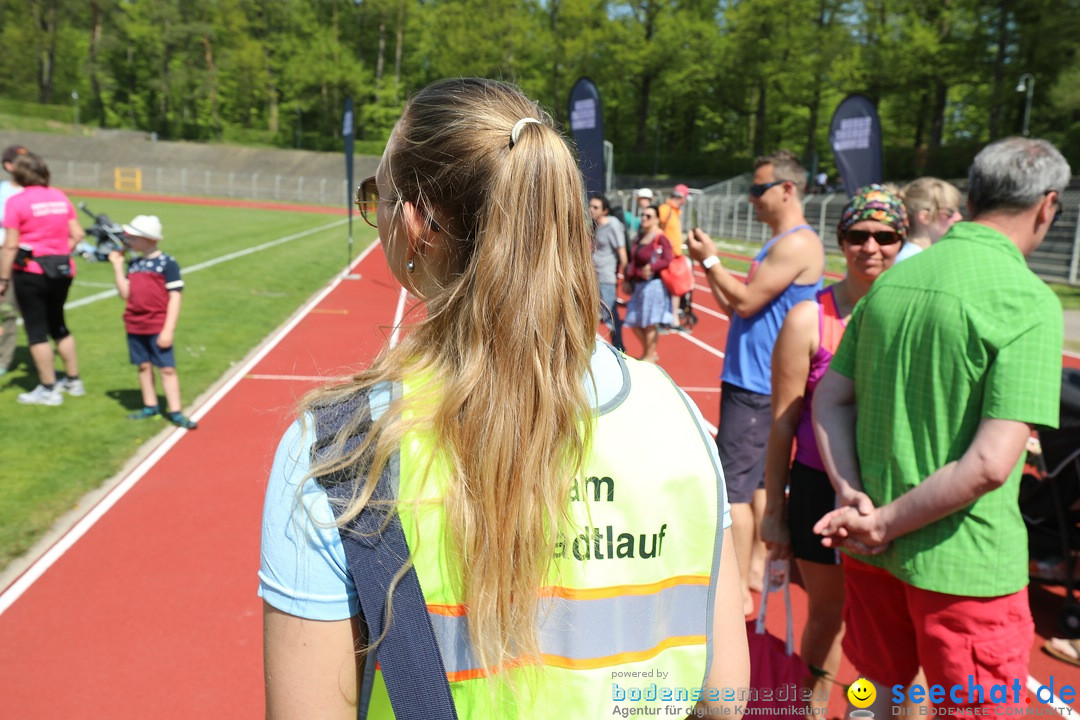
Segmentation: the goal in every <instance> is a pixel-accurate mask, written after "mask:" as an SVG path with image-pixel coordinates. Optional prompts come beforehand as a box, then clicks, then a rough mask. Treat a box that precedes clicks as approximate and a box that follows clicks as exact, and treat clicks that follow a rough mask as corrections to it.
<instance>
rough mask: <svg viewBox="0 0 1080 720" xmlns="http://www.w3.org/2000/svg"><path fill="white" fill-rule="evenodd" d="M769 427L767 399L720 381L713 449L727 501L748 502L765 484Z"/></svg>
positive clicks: (769, 414)
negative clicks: (718, 424)
mask: <svg viewBox="0 0 1080 720" xmlns="http://www.w3.org/2000/svg"><path fill="white" fill-rule="evenodd" d="M771 426H772V406H771V398H770V397H769V396H768V395H762V394H761V393H756V392H751V391H749V390H744V389H743V388H741V387H739V386H737V385H732V384H731V383H721V384H720V427H718V428H717V431H716V450H717V452H718V453H719V454H720V464H721V465H722V466H723V468H724V479H725V481H726V482H727V491H728V502H729V503H731V504H735V503H748V502H750V501H751V500H752V499H753V497H754V491H755V490H759V489H763V488H764V487H765V447H766V445H768V443H769V428H770V427H771Z"/></svg>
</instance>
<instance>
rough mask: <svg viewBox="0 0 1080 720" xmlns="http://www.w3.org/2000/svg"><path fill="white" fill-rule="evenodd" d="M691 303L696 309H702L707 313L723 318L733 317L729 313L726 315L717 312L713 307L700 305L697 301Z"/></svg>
mask: <svg viewBox="0 0 1080 720" xmlns="http://www.w3.org/2000/svg"><path fill="white" fill-rule="evenodd" d="M690 305H691V306H692V307H693V308H694V309H695V310H700V311H701V312H703V313H705V314H706V315H712V316H713V317H714V318H720V319H721V320H730V319H731V318H729V317H728V316H727V315H725V314H724V313H721V312H716V311H715V310H713V309H712V308H707V307H705V306H704V305H698V304H697V303H690Z"/></svg>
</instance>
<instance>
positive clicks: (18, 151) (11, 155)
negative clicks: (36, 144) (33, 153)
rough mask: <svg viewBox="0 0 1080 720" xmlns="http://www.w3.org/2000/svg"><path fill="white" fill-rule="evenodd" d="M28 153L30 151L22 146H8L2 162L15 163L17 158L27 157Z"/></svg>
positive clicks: (0, 160)
mask: <svg viewBox="0 0 1080 720" xmlns="http://www.w3.org/2000/svg"><path fill="white" fill-rule="evenodd" d="M28 152H30V151H29V150H27V149H26V147H24V146H22V145H8V146H7V147H6V148H4V154H3V156H2V159H0V162H6V163H8V162H15V158H17V157H19V156H20V155H25V154H26V153H28Z"/></svg>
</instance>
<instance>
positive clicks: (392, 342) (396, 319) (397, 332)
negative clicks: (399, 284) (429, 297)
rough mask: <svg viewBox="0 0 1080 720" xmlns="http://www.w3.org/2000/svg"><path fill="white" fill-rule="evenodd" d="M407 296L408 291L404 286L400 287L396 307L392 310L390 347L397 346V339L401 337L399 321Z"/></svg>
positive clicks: (403, 311) (401, 317)
mask: <svg viewBox="0 0 1080 720" xmlns="http://www.w3.org/2000/svg"><path fill="white" fill-rule="evenodd" d="M408 296H409V291H408V290H406V289H405V288H404V287H403V288H401V292H400V293H399V294H398V299H397V309H396V310H395V311H394V334H393V335H391V336H390V347H391V348H395V347H397V344H398V339H399V338H400V337H401V321H402V319H404V317H405V300H406V298H408Z"/></svg>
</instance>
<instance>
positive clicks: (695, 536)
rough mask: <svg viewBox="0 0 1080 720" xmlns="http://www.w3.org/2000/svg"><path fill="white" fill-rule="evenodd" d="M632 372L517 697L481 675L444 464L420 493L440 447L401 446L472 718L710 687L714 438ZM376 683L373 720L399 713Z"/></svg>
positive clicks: (590, 713)
mask: <svg viewBox="0 0 1080 720" xmlns="http://www.w3.org/2000/svg"><path fill="white" fill-rule="evenodd" d="M620 363H622V360H621V359H620ZM622 364H623V376H624V387H623V391H622V392H621V393H620V394H619V396H618V397H617V398H616V400H615V401H613V402H612V403H610V404H609V405H608V406H605V407H604V408H601V409H600V411H601V414H600V416H599V418H598V420H597V424H596V428H595V434H594V443H593V445H594V450H593V452H592V454H591V457H590V458H589V460H588V461H587V464H586V472H585V475H584V477H583V478H579V479H578V481H577V482H575V485H574V488H573V490H572V494H571V509H570V512H571V518H572V519H573V527H571V528H568V529H565V530H564V531H563V532H562V533H561V534H560V537H559V542H558V543H557V544H556V559H555V561H554V562H553V567H552V569H551V574H550V576H549V583H550V584H549V585H548V586H546V587H543V588H541V590H540V595H541V597H542V598H543V599H542V600H541V613H540V615H539V618H540V620H539V622H540V625H539V640H540V648H541V658H540V660H541V662H542V665H540V666H519V667H517V668H515V669H514V670H511V671H510V675H511V678H512V679H520V680H524V682H520V683H516V684H515V685H514V687H513V690H510V691H508V690H507V689H506V688H505V687H504V686H502V685H500V684H494V685H493V684H492V683H490V682H489V681H488V680H487V679H485V678H486V676H487V674H488V669H486V668H483V667H481V666H480V663H478V662H477V661H476V659H475V655H474V653H473V650H472V648H471V644H470V641H469V635H468V618H467V611H466V608H465V607H464V605H463V604H462V598H461V597H460V595H459V593H458V590H457V587H458V585H459V584H460V583H459V580H458V575H459V574H460V573H459V572H457V571H455V566H454V561H452V560H451V559H450V558H451V557H453V555H452V553H448V552H447V551H446V547H445V544H444V543H445V537H444V527H443V514H442V504H441V503H440V502H438V499H439V497H440V494H441V488H443V487H445V484H446V482H447V475H448V473H446V472H445V464H441V463H440V462H438V461H436V462H434V463H433V464H432V467H433V469H432V475H431V476H430V477H429V479H428V481H427V482H426V483H424V484H423V486H422V489H421V486H420V482H419V475H420V474H421V473H420V469H421V468H422V467H424V458H430V457H431V456H432V443H431V440H430V437H426V436H422V435H420V434H419V433H410V434H409V435H407V436H406V438H405V440H404V441H403V443H402V452H401V456H400V458H401V461H400V476H399V478H398V482H399V489H400V497H401V498H402V499H403V500H405V499H408V498H417V496H418V495H420V497H419V499H420V500H421V502H419V503H415V504H414V503H403V504H402V505H401V506H400V508H399V512H400V515H401V519H402V526H403V529H404V531H405V536H406V539H407V540H408V542H409V547H410V550H411V551H412V553H413V560H414V566H415V568H416V571H417V575H418V577H419V580H420V585H421V587H422V588H423V590H424V597H425V600H426V602H427V603H428V611H429V614H430V617H431V620H432V624H433V626H434V628H435V634H436V637H437V638H438V642H439V650H440V653H441V655H442V658H443V662H444V664H445V665H446V670H447V676H448V679H449V680H450V681H451V692H452V693H453V696H454V701H455V704H456V706H457V711H458V716H459V717H460V718H462V720H467V719H469V718H488V717H498V718H515V719H518V718H522V719H524V718H538V719H539V718H551V717H559V718H596V717H600V716H608V715H611V714H612V710H613V708H614V707H616V706H626V707H629V706H652V707H664V706H667V705H671V706H672V707H674V706H679V707H682V708H684V709H685V707H686V706H687V703H686V702H685V700H684V701H681V702H678V703H675V702H670V700H671V697H670V696H669V698H668V700H669V702H664V701H661V700H659V699H658V698H659V696H660V694H661V693H659V692H657V693H654V694H653V696H652V698H651V699H650V700H649V701H646V700H640V701H637V702H629V700H626V701H622V700H619V701H616V700H614V699H613V698H614V697H618V693H619V692H624V693H626V692H627V691H631V692H630V694H629V696H630V697H633V692H632V691H633V689H635V688H638V689H644V688H647V687H648V685H649V684H650V683H652V684H655V685H656V686H657V687H658V688H664V687H666V688H672V689H673V690H676V689H677V690H679V693H678V694H679V696H681V697H685V693H686V692H687V691H689V692H693V691H694V690H696V689H698V688H700V687H701V684H702V681H703V679H704V677H705V674H706V672H707V669H708V659H709V657H710V653H711V642H712V638H711V629H712V623H711V618H712V606H713V601H714V595H715V588H714V587H713V586H712V585H711V581H710V578H713V577H716V571H717V568H718V565H719V558H720V537H721V535H722V528H721V527H720V522H719V518H720V515H719V513H720V498H721V495H720V484H721V483H722V482H723V481H722V476H721V475H720V471H719V468H717V467H716V466H715V465H714V464H713V462H712V455H711V453H710V451H709V443H711V442H712V439H711V438H709V437H708V436H707V435H705V434H703V433H702V432H701V431H700V429H699V427H698V425H697V423H696V422H694V420H693V417H692V416H691V414H690V410H689V408H688V407H687V406H686V402H685V401H684V399H683V396H682V395H681V394H680V393H678V391H677V390H676V388H675V387H674V385H673V383H672V382H671V381H670V379H668V378H667V376H666V375H664V373H663V371H662V370H660V369H659V368H657V367H656V366H655V365H652V364H644V363H637V362H634V361H630V362H629V363H622ZM405 392H406V393H408V384H406V389H405ZM429 500H435V502H428V501H429ZM376 678H377V683H376V685H375V688H374V692H373V695H372V703H371V706H370V715H369V717H372V718H384V717H393V715H392V711H391V710H390V708H389V704H388V702H385V703H384V702H382V699H383V698H385V696H386V691H385V687H384V686H382V687H380V686H381V685H382V683H381V676H380V675H376ZM545 687H546V688H547V690H545V689H544V688H545ZM675 694H676V693H673V695H675ZM642 696H644V697H648V694H646V693H639V694H638V695H637V697H639V698H640V697H642ZM534 700H539V701H538V702H534Z"/></svg>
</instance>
